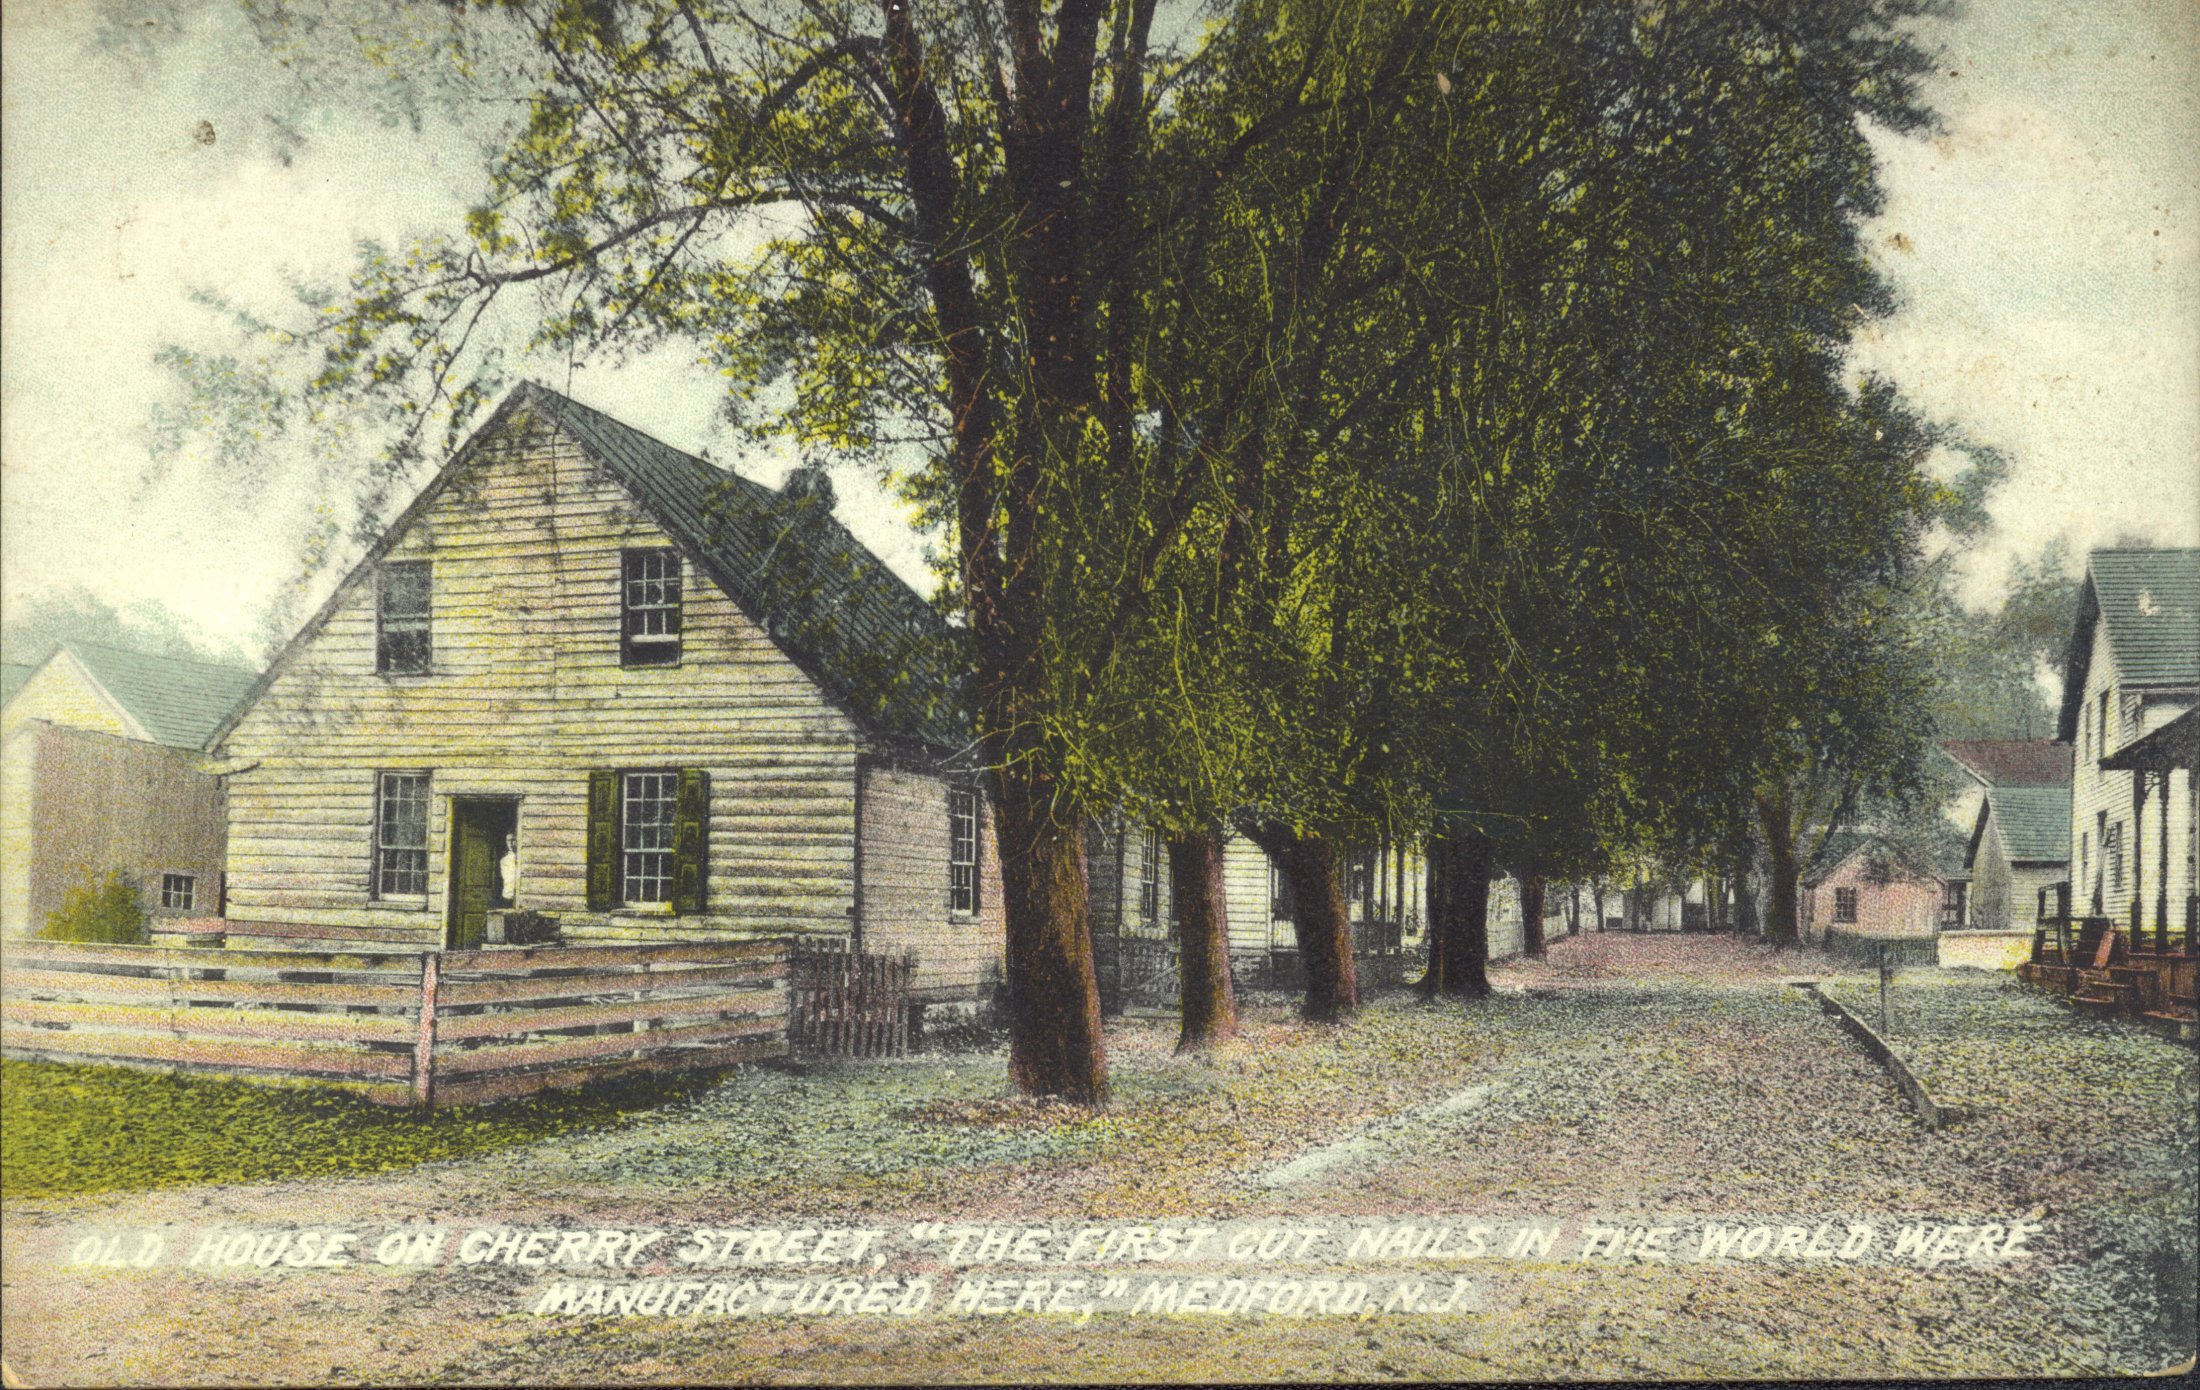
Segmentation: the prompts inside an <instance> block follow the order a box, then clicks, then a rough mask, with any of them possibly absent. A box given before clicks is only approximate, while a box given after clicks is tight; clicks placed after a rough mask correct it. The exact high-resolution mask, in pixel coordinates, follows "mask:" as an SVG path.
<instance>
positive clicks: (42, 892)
mask: <svg viewBox="0 0 2200 1390" xmlns="http://www.w3.org/2000/svg"><path fill="white" fill-rule="evenodd" d="M257 676H258V673H257V672H255V671H251V670H247V669H244V668H241V667H235V666H229V665H224V664H221V663H218V662H209V661H202V660H197V659H194V658H187V657H180V656H170V655H160V654H156V653H150V652H142V651H137V650H133V649H130V648H126V647H118V646H114V645H112V644H109V643H101V642H87V641H80V640H73V639H72V640H67V641H64V642H63V643H62V644H61V645H59V646H58V647H56V648H55V649H54V651H53V653H52V654H51V655H50V656H48V657H47V658H46V660H44V661H43V662H40V663H38V665H37V666H35V667H34V668H32V669H31V670H30V671H29V672H28V673H26V674H23V675H22V678H21V679H20V680H19V681H18V682H17V684H16V686H15V688H14V689H13V690H11V691H10V692H9V694H8V698H7V702H6V704H5V706H4V707H0V933H5V934H6V935H9V936H20V935H29V934H32V933H36V932H37V931H39V930H41V929H42V928H43V927H44V926H45V924H46V921H47V918H48V916H49V915H50V914H51V913H53V912H54V910H55V909H57V908H59V907H60V906H61V905H62V903H63V902H64V901H65V900H66V899H67V897H68V895H69V894H70V893H72V892H74V891H75V890H76V889H78V888H80V887H84V886H86V885H88V884H90V883H93V882H95V881H98V880H101V879H104V878H105V877H106V876H108V875H109V874H112V873H116V872H120V873H121V874H123V875H124V876H125V877H126V878H128V879H129V880H130V882H131V883H132V884H133V885H134V886H135V887H136V889H137V895H138V902H139V904H140V906H142V907H143V908H144V909H145V911H146V914H147V916H148V917H150V918H151V919H152V921H153V925H154V926H155V928H156V929H157V928H158V927H159V926H161V925H163V924H164V923H167V922H169V921H171V920H181V919H191V918H196V917H207V916H212V915H215V914H218V913H219V912H220V911H221V898H222V886H221V885H222V865H223V858H224V839H225V835H226V830H227V816H226V813H225V811H224V807H223V802H222V787H221V783H220V781H219V779H217V778H216V777H215V776H214V775H213V774H212V773H211V772H210V771H209V770H208V769H207V767H206V765H205V761H204V759H203V758H202V757H201V756H200V749H201V748H202V747H203V746H204V744H205V743H206V741H207V739H208V737H209V736H211V735H212V734H213V732H214V730H215V729H216V728H217V727H218V726H219V725H220V724H221V722H222V720H223V719H224V718H225V717H226V716H227V715H228V714H229V712H230V711H231V710H232V709H233V708H234V707H235V706H236V705H237V703H238V702H239V701H240V700H242V699H243V698H244V696H245V694H246V692H247V691H248V690H250V689H251V687H252V684H253V681H254V680H255V679H256V678H257Z"/></svg>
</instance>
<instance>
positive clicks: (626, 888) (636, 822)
mask: <svg viewBox="0 0 2200 1390" xmlns="http://www.w3.org/2000/svg"><path fill="white" fill-rule="evenodd" d="M679 784H680V774H678V773H676V772H629V773H627V774H626V776H625V777H623V778H621V779H620V787H619V882H620V884H621V885H622V887H621V894H620V895H621V896H622V897H623V898H625V900H626V901H627V902H629V903H668V902H671V901H672V856H673V850H674V848H675V840H674V821H675V819H676V816H677V812H678V809H679V793H680V786H679Z"/></svg>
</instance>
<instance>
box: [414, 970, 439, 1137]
mask: <svg viewBox="0 0 2200 1390" xmlns="http://www.w3.org/2000/svg"><path fill="white" fill-rule="evenodd" d="M441 960H442V956H441V954H440V953H438V952H435V951H422V952H421V953H420V1039H419V1041H418V1042H416V1043H415V1044H414V1045H413V1103H414V1104H416V1105H433V1104H435V996H436V991H437V989H438V987H439V986H440V984H441V976H442V971H441V968H440V965H439V962H440V961H441Z"/></svg>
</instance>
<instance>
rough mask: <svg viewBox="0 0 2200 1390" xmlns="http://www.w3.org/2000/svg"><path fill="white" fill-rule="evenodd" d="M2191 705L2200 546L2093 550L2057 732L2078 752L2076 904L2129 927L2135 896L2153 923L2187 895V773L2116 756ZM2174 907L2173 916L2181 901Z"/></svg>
mask: <svg viewBox="0 0 2200 1390" xmlns="http://www.w3.org/2000/svg"><path fill="white" fill-rule="evenodd" d="M2196 704H2200V550H2096V551H2094V552H2093V554H2092V555H2091V556H2090V557H2088V560H2087V563H2086V576H2085V583H2084V585H2083V586H2082V587H2081V588H2080V590H2079V592H2078V611H2077V619H2076V622H2075V623H2074V625H2073V627H2072V630H2071V634H2070V651H2069V658H2068V660H2067V661H2066V663H2065V666H2064V679H2063V704H2062V722H2061V725H2060V727H2059V728H2058V731H2057V736H2058V737H2059V738H2060V739H2061V740H2062V741H2063V742H2065V743H2068V744H2070V745H2072V748H2073V750H2074V753H2075V765H2074V767H2073V769H2072V772H2071V782H2070V808H2071V809H2070V839H2069V841H2068V844H2069V850H2068V854H2069V863H2070V905H2071V911H2072V912H2073V913H2077V914H2080V915H2095V916H2107V917H2111V918H2114V919H2115V920H2117V921H2118V922H2120V923H2124V924H2126V925H2128V924H2129V923H2130V922H2131V920H2132V912H2133V909H2134V906H2135V904H2138V903H2144V904H2145V905H2146V907H2147V910H2148V914H2149V915H2148V919H2147V920H2148V922H2149V923H2150V924H2151V923H2152V922H2153V921H2154V919H2155V915H2156V914H2157V913H2158V912H2159V911H2160V910H2161V909H2162V907H2163V906H2164V905H2165V903H2166V904H2169V905H2181V904H2182V903H2183V902H2184V901H2185V899H2186V898H2187V896H2188V895H2190V894H2191V893H2192V892H2193V882H2194V873H2193V851H2192V843H2193V819H2194V817H2193V791H2192V772H2191V771H2190V770H2189V769H2184V770H2170V771H2168V772H2167V774H2166V775H2164V776H2159V777H2157V776H2147V777H2144V778H2141V776H2140V775H2139V774H2138V773H2136V772H2134V771H2133V770H2132V769H2131V768H2130V767H2127V766H2123V765H2122V764H2121V761H2120V760H2119V758H2118V755H2119V754H2121V753H2122V752H2123V751H2124V750H2126V749H2128V748H2130V747H2131V746H2132V745H2134V744H2136V743H2138V742H2140V741H2141V740H2143V739H2145V738H2146V737H2147V736H2148V735H2149V734H2152V733H2154V732H2156V731H2157V730H2160V729H2162V728H2163V727H2164V726H2166V725H2168V724H2169V723H2170V722H2171V721H2173V720H2175V719H2177V718H2178V716H2180V715H2182V714H2184V713H2185V712H2186V711H2188V710H2191V709H2193V708H2194V707H2195V705H2196ZM2165 834H2166V836H2167V838H2168V843H2169V845H2170V846H2171V847H2172V848H2171V852H2169V853H2168V854H2167V855H2166V856H2165V855H2163V854H2162V853H2161V848H2160V846H2161V841H2162V839H2163V837H2164V835H2165ZM2141 846H2145V847H2146V850H2147V853H2146V854H2145V856H2144V857H2142V855H2141V854H2140V848H2141ZM2180 846H2181V847H2182V850H2181V852H2180V851H2179V849H2178V847H2180ZM2165 857H2166V858H2167V860H2168V865H2167V867H2168V870H2169V872H2168V874H2167V876H2166V878H2163V879H2159V880H2150V879H2149V877H2148V871H2149V870H2150V869H2152V870H2153V871H2154V872H2156V873H2159V872H2160V868H2159V866H2158V861H2159V860H2160V859H2162V858H2165ZM2169 916H2170V920H2171V923H2172V925H2175V924H2176V916H2177V907H2176V906H2171V907H2170V908H2169Z"/></svg>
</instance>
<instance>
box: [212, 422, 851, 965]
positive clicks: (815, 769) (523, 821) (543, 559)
mask: <svg viewBox="0 0 2200 1390" xmlns="http://www.w3.org/2000/svg"><path fill="white" fill-rule="evenodd" d="M445 482H446V484H447V485H445V486H443V487H442V488H441V489H440V490H439V491H435V492H431V493H430V494H429V495H428V496H427V497H426V498H425V499H424V500H423V501H422V502H421V503H419V504H416V506H415V509H414V510H413V512H412V513H410V514H409V516H408V518H407V519H406V520H405V521H403V522H401V523H400V527H399V529H398V530H397V531H396V532H395V533H394V534H393V535H392V536H391V537H389V538H388V539H387V541H386V542H385V547H386V549H385V553H383V554H381V555H379V556H378V558H377V560H376V562H375V563H372V564H370V565H367V566H364V567H362V569H361V570H360V571H359V572H358V573H356V574H355V575H353V576H352V577H351V578H350V579H349V580H347V581H346V584H345V586H344V587H343V588H341V589H340V590H339V591H338V593H337V594H336V596H335V597H334V598H333V599H332V600H331V603H330V605H329V607H328V608H327V609H326V610H325V611H324V615H323V617H322V619H321V620H319V621H318V623H317V625H316V626H314V627H311V628H309V629H308V631H307V633H306V634H305V635H304V636H302V637H301V638H300V639H299V641H298V642H297V643H296V644H294V646H293V648H292V649H291V651H290V652H289V653H288V654H286V656H285V657H284V658H283V659H282V660H281V661H279V662H278V664H277V666H276V667H275V669H274V670H273V672H272V673H271V675H270V677H269V678H268V681H267V683H266V684H265V686H264V689H263V690H262V691H261V693H260V694H259V695H258V697H257V699H256V700H255V701H254V702H253V703H252V704H251V705H250V706H249V707H248V708H247V709H246V710H245V711H244V713H243V714H242V715H241V716H239V717H238V719H237V722H236V723H235V724H234V726H233V727H232V728H231V729H230V730H229V731H228V732H227V733H226V735H224V736H223V738H222V740H221V744H220V749H219V751H220V752H221V753H222V754H223V755H224V756H225V758H226V760H227V765H228V766H231V767H234V768H236V769H238V770H237V771H235V772H234V773H233V774H232V775H231V776H230V777H229V779H228V780H229V793H230V837H229V869H230V873H229V886H230V914H229V915H230V917H231V919H232V921H233V922H237V923H261V924H268V925H269V926H271V927H273V926H286V927H288V928H290V929H292V930H293V931H294V932H295V933H296V934H300V935H309V936H317V937H329V938H336V939H352V940H370V941H373V940H379V941H387V942H393V943H403V944H407V945H415V944H417V945H433V944H437V943H441V942H443V941H445V939H446V932H447V924H448V923H449V922H450V920H451V919H452V908H453V901H454V897H459V898H465V899H466V901H467V902H469V903H470V902H472V901H474V898H478V896H479V893H478V891H477V890H481V889H482V888H483V882H482V880H483V879H485V878H487V876H488V875H490V874H492V873H493V875H494V877H493V878H487V883H488V887H487V891H489V892H494V893H501V895H502V896H503V897H505V898H508V899H509V902H510V904H511V906H513V907H515V908H520V909H533V910H539V911H543V912H548V913H552V914H556V915H557V916H558V917H559V918H560V919H561V920H562V921H563V922H564V924H565V925H566V927H567V931H568V934H569V935H583V936H586V935H595V936H599V937H609V938H618V937H622V936H652V937H660V938H661V937H665V936H688V935H711V934H724V933H750V932H770V933H783V932H827V933H843V934H844V933H846V932H848V931H849V930H850V928H851V926H852V924H853V922H854V912H855V900H854V884H855V855H856V763H857V755H858V751H859V746H860V743H861V736H860V734H859V731H858V729H857V727H856V726H855V724H854V723H853V722H852V721H851V720H850V719H849V718H848V717H847V716H846V715H845V714H844V713H842V712H841V711H840V710H839V709H838V708H836V707H835V705H834V704H833V703H832V702H831V701H829V700H828V699H827V698H826V697H825V696H824V694H823V693H822V692H821V691H820V690H819V688H818V687H817V685H816V684H815V683H814V682H813V681H811V680H810V679H809V677H808V676H807V675H805V674H804V672H803V671H802V670H801V669H800V668H798V667H797V666H796V665H795V663H794V662H792V661H791V660H790V659H789V658H788V657H787V656H786V655H785V654H784V653H783V652H782V651H781V650H780V649H779V648H778V647H777V646H775V645H774V643H773V641H772V640H771V638H770V637H769V636H768V635H767V634H766V633H765V632H764V631H763V630H762V629H760V628H759V627H758V626H757V624H756V623H754V622H752V621H751V620H750V619H749V618H748V617H747V616H746V615H745V614H744V613H743V612H742V611H741V610H740V609H739V608H738V607H737V606H736V605H735V604H734V602H733V601H732V600H731V599H729V598H728V597H727V596H726V595H725V593H723V592H722V591H721V590H720V589H719V588H717V586H716V585H715V584H713V583H712V582H710V581H709V580H708V579H706V578H705V577H704V576H702V575H701V574H699V573H698V571H697V566H696V564H695V563H694V561H693V558H692V557H690V556H687V555H685V554H683V553H681V552H680V551H679V550H677V549H675V548H674V547H673V545H672V543H671V541H670V540H669V539H668V537H667V536H666V535H665V534H664V533H663V532H662V531H661V530H660V528H659V527H658V526H657V525H656V524H655V523H654V522H653V521H652V520H651V519H650V517H649V516H647V515H646V514H645V513H644V512H643V511H642V510H641V508H640V507H639V506H638V505H637V504H636V503H635V500H634V498H633V497H632V496H631V495H630V494H629V493H628V492H627V491H626V489H625V488H624V487H623V486H622V485H621V483H620V482H619V481H618V479H617V478H615V477H614V476H612V475H611V474H609V473H608V472H606V471H605V470H604V469H603V468H602V467H601V466H599V464H598V463H597V462H596V461H595V460H594V459H592V458H591V457H590V456H589V455H588V454H587V453H586V452H585V451H584V450H583V449H582V448H581V447H580V446H579V445H578V443H577V442H576V441H575V440H574V439H573V437H572V436H571V435H570V434H569V433H568V432H567V431H566V430H564V429H563V428H562V427H559V426H558V425H556V424H555V423H554V422H552V421H550V420H549V419H548V418H547V417H545V416H544V415H543V414H541V413H539V412H537V411H535V410H533V409H532V408H529V407H524V406H523V407H521V408H519V409H516V410H513V411H511V412H509V413H508V414H507V415H506V416H505V417H503V418H502V419H501V420H500V421H499V422H498V423H496V424H494V425H492V426H491V427H490V428H489V429H487V430H485V431H484V433H483V434H482V435H481V436H478V437H477V439H476V440H475V442H474V444H473V445H472V446H471V447H470V448H469V449H468V451H467V452H466V453H465V454H464V455H462V456H461V458H460V459H459V460H458V461H457V462H455V463H454V464H453V465H452V468H451V470H450V472H449V473H448V474H447V475H446V479H445ZM645 610H654V612H655V614H656V616H655V617H653V618H649V619H648V621H643V618H644V616H646V615H645ZM668 617H669V620H670V622H669V625H670V628H671V633H670V634H665V633H663V629H664V628H665V627H666V626H667V619H668ZM650 628H654V629H656V630H657V631H656V632H654V633H650V632H645V631H644V629H650ZM638 633H640V634H642V635H643V636H654V637H656V638H657V640H655V641H654V642H653V643H652V644H650V645H647V646H644V645H643V644H642V643H641V642H640V641H638V640H637V636H636V634H638ZM666 636H670V637H671V640H664V638H665V637H666ZM498 841H503V843H498ZM454 860H455V861H456V862H457V863H458V864H459V866H460V873H459V876H458V884H457V887H458V888H459V889H461V890H463V891H462V892H460V893H457V894H454V881H453V872H452V868H453V863H454ZM591 864H595V865H597V866H598V869H599V873H598V875H597V880H596V881H594V882H591V875H590V866H591ZM467 894H473V895H474V897H473V898H468V897H467ZM681 898H685V899H686V902H685V903H682V902H681V901H679V899H681ZM236 934H237V933H236V930H235V929H233V932H232V935H233V936H234V935H236Z"/></svg>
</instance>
